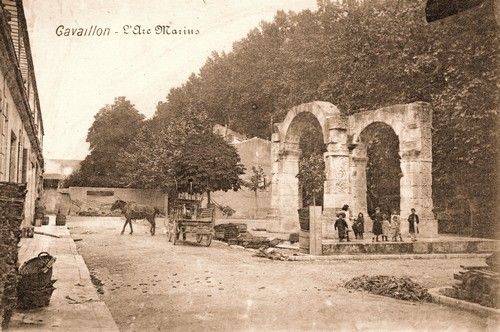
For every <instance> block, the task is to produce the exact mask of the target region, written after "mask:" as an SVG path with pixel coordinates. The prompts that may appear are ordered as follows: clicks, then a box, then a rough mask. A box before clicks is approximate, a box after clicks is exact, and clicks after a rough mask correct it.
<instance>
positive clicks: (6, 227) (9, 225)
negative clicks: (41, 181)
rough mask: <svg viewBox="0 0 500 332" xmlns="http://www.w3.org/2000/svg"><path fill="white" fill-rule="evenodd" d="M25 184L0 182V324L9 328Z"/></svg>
mask: <svg viewBox="0 0 500 332" xmlns="http://www.w3.org/2000/svg"><path fill="white" fill-rule="evenodd" d="M25 197H26V184H18V183H11V182H0V303H1V305H0V322H1V325H2V328H6V327H7V326H8V324H9V321H10V318H11V316H12V313H13V310H14V308H15V307H16V305H17V283H18V244H19V240H20V236H21V222H22V221H23V216H24V215H23V212H24V199H25Z"/></svg>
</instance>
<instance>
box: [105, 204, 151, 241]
mask: <svg viewBox="0 0 500 332" xmlns="http://www.w3.org/2000/svg"><path fill="white" fill-rule="evenodd" d="M118 209H119V210H120V211H121V212H122V214H123V215H124V216H125V224H123V229H122V232H121V234H122V235H123V233H124V232H125V227H126V226H127V224H129V225H130V234H132V233H133V232H134V230H133V229H132V220H137V219H146V220H147V221H149V223H150V224H151V227H150V229H149V231H150V233H151V235H155V230H156V222H155V217H156V215H157V214H158V213H159V212H160V210H158V209H157V208H155V207H151V206H148V205H142V204H136V203H131V202H125V201H122V200H121V199H119V200H117V201H115V202H114V203H113V205H111V211H115V210H118Z"/></svg>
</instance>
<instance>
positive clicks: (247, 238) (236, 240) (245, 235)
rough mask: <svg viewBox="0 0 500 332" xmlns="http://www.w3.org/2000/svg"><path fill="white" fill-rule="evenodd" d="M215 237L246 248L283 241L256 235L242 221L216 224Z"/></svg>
mask: <svg viewBox="0 0 500 332" xmlns="http://www.w3.org/2000/svg"><path fill="white" fill-rule="evenodd" d="M215 239H217V240H219V241H223V242H226V243H227V244H229V245H239V246H242V247H245V248H253V249H258V248H261V247H265V248H268V247H275V246H276V245H278V243H280V242H281V241H280V240H279V239H274V240H269V239H268V238H266V237H264V236H255V235H253V234H251V233H249V232H248V231H247V225H246V224H242V223H238V224H235V223H228V224H219V225H215Z"/></svg>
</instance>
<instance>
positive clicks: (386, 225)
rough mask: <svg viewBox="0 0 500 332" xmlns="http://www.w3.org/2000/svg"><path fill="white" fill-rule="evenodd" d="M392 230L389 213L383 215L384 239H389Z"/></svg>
mask: <svg viewBox="0 0 500 332" xmlns="http://www.w3.org/2000/svg"><path fill="white" fill-rule="evenodd" d="M390 231H391V222H390V221H389V217H388V216H387V214H385V213H384V214H383V215H382V241H389V232H390Z"/></svg>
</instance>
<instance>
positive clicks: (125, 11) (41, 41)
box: [24, 0, 316, 159]
mask: <svg viewBox="0 0 500 332" xmlns="http://www.w3.org/2000/svg"><path fill="white" fill-rule="evenodd" d="M24 4H25V14H26V18H27V21H28V26H29V33H30V42H31V50H32V53H33V57H34V65H35V73H36V80H37V85H38V93H39V95H40V102H41V108H42V114H43V121H44V126H45V137H44V155H45V157H46V158H56V159H83V158H84V157H85V155H86V154H87V153H88V146H87V144H86V143H85V137H86V134H87V130H88V128H89V127H90V125H91V124H92V121H93V117H94V114H95V113H97V111H98V110H99V109H100V108H101V107H103V106H104V105H106V104H110V103H113V100H114V97H116V96H126V97H127V98H129V99H130V100H131V101H132V103H134V104H135V105H136V107H137V109H138V110H139V111H140V112H142V113H144V114H145V115H146V116H148V117H150V116H152V115H153V113H154V111H155V106H156V104H157V103H158V101H160V100H165V98H166V96H167V93H168V91H169V89H170V88H172V87H175V86H178V85H180V84H182V83H183V82H184V81H185V80H186V79H187V78H188V77H189V75H190V74H191V73H192V72H198V70H199V69H200V67H201V66H202V65H203V64H204V62H205V60H206V58H207V56H209V55H210V53H211V52H212V51H219V52H220V51H222V50H224V51H230V50H231V46H232V44H233V42H235V41H237V40H239V39H241V38H243V37H245V36H246V34H247V33H248V31H250V30H251V29H252V28H254V27H256V26H258V24H259V22H261V21H262V20H265V21H271V20H272V19H273V17H274V14H275V13H276V11H277V10H280V9H283V10H285V11H288V10H293V11H300V10H302V9H306V8H309V9H315V8H316V0H246V1H245V0H205V1H203V0H175V1H174V0H170V1H167V0H148V1H137V0H24ZM158 24H159V25H170V26H172V27H174V26H175V27H180V28H184V27H187V28H193V29H198V30H199V31H200V33H199V34H198V35H191V36H189V35H183V36H172V35H155V34H151V35H131V34H128V35H125V34H124V28H123V26H124V25H141V26H142V27H143V28H146V29H147V28H151V29H153V28H154V27H155V26H156V25H158ZM60 25H64V27H65V28H80V27H81V28H90V26H92V25H94V26H97V27H101V28H107V27H109V28H110V30H111V33H110V35H109V36H101V37H97V36H93V37H88V36H87V37H79V36H75V37H65V36H57V34H56V29H57V27H58V26H60Z"/></svg>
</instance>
